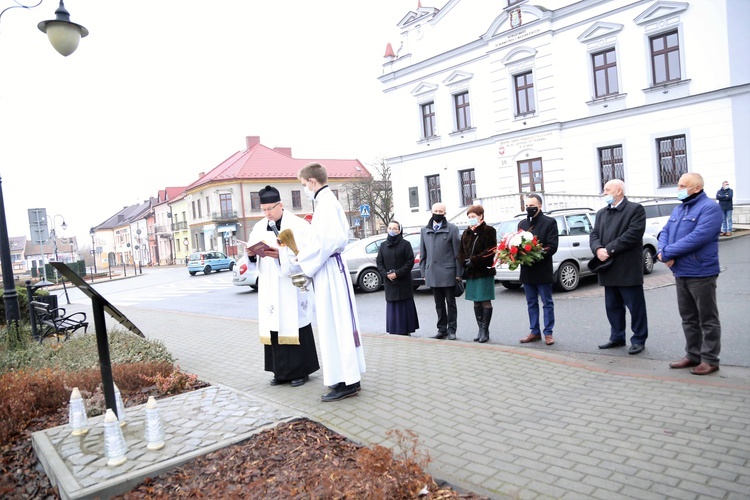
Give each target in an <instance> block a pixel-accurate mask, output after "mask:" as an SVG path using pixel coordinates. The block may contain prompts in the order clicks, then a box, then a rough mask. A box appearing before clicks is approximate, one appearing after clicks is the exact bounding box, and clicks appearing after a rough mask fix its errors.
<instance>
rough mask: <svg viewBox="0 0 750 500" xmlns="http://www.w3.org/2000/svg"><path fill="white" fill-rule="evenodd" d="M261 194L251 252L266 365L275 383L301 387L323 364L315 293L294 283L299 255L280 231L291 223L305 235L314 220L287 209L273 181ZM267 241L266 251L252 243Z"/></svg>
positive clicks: (248, 250) (300, 236)
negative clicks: (292, 270)
mask: <svg viewBox="0 0 750 500" xmlns="http://www.w3.org/2000/svg"><path fill="white" fill-rule="evenodd" d="M258 196H259V198H260V208H261V210H262V211H263V215H265V217H264V218H263V219H261V220H259V221H258V222H256V223H255V226H253V229H252V231H251V232H250V238H249V241H248V248H246V249H245V253H246V254H247V258H248V259H249V260H250V261H251V262H257V264H258V331H259V332H260V339H261V342H262V343H263V344H264V346H263V350H264V356H265V370H266V371H267V372H272V373H273V378H272V379H271V385H280V384H286V383H289V384H291V386H292V387H298V386H300V385H303V384H304V383H305V382H307V381H308V380H309V377H310V374H311V373H313V372H316V371H318V370H319V369H320V365H319V364H318V352H317V350H316V349H315V338H314V337H313V330H312V326H311V322H312V309H313V307H312V302H311V300H310V299H311V298H312V297H311V294H307V293H304V292H302V291H300V289H299V288H297V287H296V286H294V285H292V281H291V280H290V279H289V276H288V274H289V261H290V257H291V258H293V255H291V250H289V249H288V248H286V247H279V246H278V244H277V240H276V231H281V230H282V228H283V229H289V230H291V231H292V233H293V234H294V235H295V238H296V239H298V240H303V239H305V238H307V233H308V231H310V224H308V223H307V222H306V221H305V220H304V219H301V218H299V217H297V216H296V215H294V214H292V213H289V212H287V211H286V210H284V204H283V203H281V196H280V195H279V191H278V190H277V189H276V188H274V187H273V186H266V187H265V188H263V189H261V190H260V191H259V192H258ZM272 223H273V226H272V225H271V224H272ZM274 228H275V229H276V231H274ZM261 241H263V242H265V243H266V244H269V245H270V246H271V248H270V249H267V250H266V252H265V253H264V256H263V257H261V256H259V255H256V254H255V252H253V250H252V249H251V248H250V247H251V246H252V245H254V244H256V243H258V242H261Z"/></svg>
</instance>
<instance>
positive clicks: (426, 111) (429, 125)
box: [420, 101, 436, 139]
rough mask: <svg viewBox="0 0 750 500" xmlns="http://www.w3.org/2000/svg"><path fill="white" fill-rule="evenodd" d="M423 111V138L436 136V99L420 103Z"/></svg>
mask: <svg viewBox="0 0 750 500" xmlns="http://www.w3.org/2000/svg"><path fill="white" fill-rule="evenodd" d="M420 109H421V111H422V138H423V139H429V138H430V137H435V135H436V134H435V101H430V102H426V103H424V104H421V105H420Z"/></svg>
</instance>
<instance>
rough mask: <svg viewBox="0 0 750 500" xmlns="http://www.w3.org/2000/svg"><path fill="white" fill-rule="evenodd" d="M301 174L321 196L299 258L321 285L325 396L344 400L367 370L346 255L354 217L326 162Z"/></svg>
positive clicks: (320, 334) (319, 303) (319, 324)
mask: <svg viewBox="0 0 750 500" xmlns="http://www.w3.org/2000/svg"><path fill="white" fill-rule="evenodd" d="M297 176H298V177H299V179H300V181H301V182H302V185H303V186H305V192H306V193H307V194H308V196H309V197H310V198H311V199H314V202H315V210H314V212H313V218H312V223H311V229H312V231H311V234H310V237H309V238H306V239H305V240H303V241H300V240H299V239H298V240H297V244H298V245H299V254H298V255H297V260H298V264H299V267H300V268H301V270H302V272H303V273H304V274H305V275H306V276H309V277H310V278H312V282H313V285H314V286H315V310H316V318H317V328H318V340H319V342H320V351H321V358H322V361H323V382H324V383H325V385H327V386H328V387H329V388H330V389H331V392H329V393H328V394H326V395H324V396H322V397H321V400H322V401H338V400H340V399H344V398H348V397H350V396H356V395H357V393H358V392H359V390H360V388H361V386H360V379H361V374H362V373H365V356H364V351H363V349H362V334H361V332H360V331H359V319H358V316H357V304H356V302H355V300H354V288H353V286H352V282H351V275H350V274H349V268H348V266H347V265H346V261H345V260H344V259H343V258H342V257H341V252H342V251H343V250H344V247H345V246H346V244H347V242H348V241H349V222H348V221H347V219H346V214H345V213H344V209H343V208H342V207H341V204H340V203H339V201H338V199H336V196H335V195H334V194H333V193H332V192H331V189H330V188H329V187H328V185H327V183H328V174H327V172H326V169H325V167H323V166H322V165H320V164H318V163H311V164H309V165H307V166H305V167H304V168H302V170H300V172H299V174H298V175H297Z"/></svg>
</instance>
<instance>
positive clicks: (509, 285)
mask: <svg viewBox="0 0 750 500" xmlns="http://www.w3.org/2000/svg"><path fill="white" fill-rule="evenodd" d="M500 284H501V285H503V287H504V288H507V289H508V290H518V289H519V288H521V283H514V282H512V281H501V282H500Z"/></svg>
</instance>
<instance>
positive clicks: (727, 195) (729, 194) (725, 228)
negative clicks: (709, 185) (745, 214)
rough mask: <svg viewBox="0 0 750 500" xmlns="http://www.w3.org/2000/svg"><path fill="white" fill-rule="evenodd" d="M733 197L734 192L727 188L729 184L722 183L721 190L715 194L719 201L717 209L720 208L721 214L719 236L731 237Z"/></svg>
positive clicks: (726, 182)
mask: <svg viewBox="0 0 750 500" xmlns="http://www.w3.org/2000/svg"><path fill="white" fill-rule="evenodd" d="M733 197H734V191H732V188H730V187H729V182H728V181H724V182H723V183H722V185H721V189H719V192H718V193H716V199H717V200H719V207H720V208H721V214H722V219H721V233H720V236H732V209H733V208H734V205H733V203H732V198H733Z"/></svg>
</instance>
